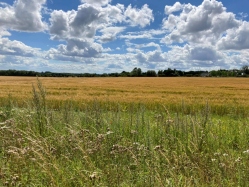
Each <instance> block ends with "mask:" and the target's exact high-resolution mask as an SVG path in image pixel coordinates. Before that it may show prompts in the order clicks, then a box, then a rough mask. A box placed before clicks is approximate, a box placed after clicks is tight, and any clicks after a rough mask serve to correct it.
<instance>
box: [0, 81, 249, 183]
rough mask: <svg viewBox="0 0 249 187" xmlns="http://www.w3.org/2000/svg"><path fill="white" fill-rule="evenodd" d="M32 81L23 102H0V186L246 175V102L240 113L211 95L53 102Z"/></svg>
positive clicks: (217, 179)
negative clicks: (188, 99)
mask: <svg viewBox="0 0 249 187" xmlns="http://www.w3.org/2000/svg"><path fill="white" fill-rule="evenodd" d="M34 85H35V86H33V90H32V97H31V98H29V99H30V100H26V102H25V104H22V105H20V104H18V103H19V102H16V98H15V97H11V96H9V97H8V99H6V100H5V102H3V100H2V102H1V108H0V158H1V159H0V186H247V184H248V183H249V139H248V137H249V126H248V115H247V108H246V107H245V106H243V107H241V112H243V115H237V110H234V108H232V105H227V106H225V104H224V106H225V107H227V108H228V109H229V106H230V107H231V108H230V109H229V110H227V111H228V112H225V113H223V115H222V116H221V115H218V114H217V113H215V112H212V110H213V109H212V105H210V104H209V103H208V102H207V101H204V102H205V104H203V105H201V106H199V107H198V110H194V108H193V107H191V103H184V102H182V103H181V104H180V105H179V106H181V107H179V106H177V107H175V109H173V108H171V109H169V108H170V107H169V106H171V105H167V103H165V104H160V103H159V102H158V103H155V104H154V105H153V106H151V105H148V104H146V103H145V102H144V103H143V102H137V103H132V102H130V103H124V102H120V103H119V102H116V103H115V102H112V101H106V102H103V100H99V99H98V98H97V99H95V100H94V101H91V102H86V101H85V102H86V104H84V105H83V106H84V107H79V105H77V104H76V102H75V100H73V98H71V99H70V98H69V99H67V100H64V102H61V103H57V107H56V108H54V107H51V106H53V105H52V103H51V101H52V100H50V102H48V101H49V100H48V99H47V93H46V91H45V89H44V87H43V85H42V83H41V82H40V81H39V80H38V82H37V85H36V84H34ZM241 88H242V87H241ZM244 101H246V100H244ZM189 104H190V105H189ZM172 106H173V104H172ZM238 107H239V106H238ZM186 108H187V109H188V110H186ZM221 109H222V107H221ZM242 109H243V110H242Z"/></svg>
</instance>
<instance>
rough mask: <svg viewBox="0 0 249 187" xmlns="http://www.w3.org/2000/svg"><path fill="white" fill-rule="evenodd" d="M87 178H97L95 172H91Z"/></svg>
mask: <svg viewBox="0 0 249 187" xmlns="http://www.w3.org/2000/svg"><path fill="white" fill-rule="evenodd" d="M89 178H90V179H91V180H94V179H96V178H98V175H97V172H93V173H92V174H91V175H89Z"/></svg>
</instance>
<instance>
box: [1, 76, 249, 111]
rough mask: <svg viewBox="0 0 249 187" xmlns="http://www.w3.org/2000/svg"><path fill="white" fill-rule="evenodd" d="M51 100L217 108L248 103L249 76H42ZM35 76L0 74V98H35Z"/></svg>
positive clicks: (20, 99)
mask: <svg viewBox="0 0 249 187" xmlns="http://www.w3.org/2000/svg"><path fill="white" fill-rule="evenodd" d="M40 80H41V81H42V83H43V85H44V86H45V87H46V92H47V99H48V102H49V101H50V102H51V101H52V102H53V103H55V101H58V102H62V101H65V100H73V101H76V102H78V103H82V102H91V101H94V100H96V99H97V100H98V101H103V102H105V101H108V102H118V103H134V102H136V103H138V102H139V103H143V104H146V105H147V106H149V105H154V104H155V103H157V104H158V103H162V104H167V105H168V107H169V108H170V107H175V106H176V104H178V105H179V104H180V105H181V104H182V102H183V101H184V104H186V105H188V104H191V106H193V107H195V105H196V106H197V105H201V106H203V105H205V104H206V102H208V103H209V105H210V106H211V107H213V109H214V110H220V109H219V108H220V107H221V106H222V107H224V106H229V107H230V108H231V107H237V106H240V107H247V106H249V98H248V93H249V79H246V78H40ZM35 82H36V78H34V77H32V78H31V77H0V97H1V98H2V99H3V100H4V99H6V98H7V97H8V96H9V95H11V96H12V97H13V98H15V99H16V100H17V102H18V103H21V102H23V101H25V98H27V99H28V98H31V97H32V86H31V84H33V83H35Z"/></svg>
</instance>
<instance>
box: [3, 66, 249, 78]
mask: <svg viewBox="0 0 249 187" xmlns="http://www.w3.org/2000/svg"><path fill="white" fill-rule="evenodd" d="M0 76H29V77H35V76H39V77H249V66H247V65H245V66H243V67H242V68H241V69H233V70H226V69H220V70H212V71H182V70H176V69H171V68H168V69H165V70H159V71H157V72H156V71H155V70H147V71H145V72H143V71H142V69H141V68H137V67H135V68H134V69H133V70H132V71H130V72H127V71H122V72H121V73H103V74H97V73H55V72H50V71H45V72H36V71H26V70H12V69H10V70H0Z"/></svg>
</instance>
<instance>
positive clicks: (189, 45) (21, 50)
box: [0, 0, 249, 73]
mask: <svg viewBox="0 0 249 187" xmlns="http://www.w3.org/2000/svg"><path fill="white" fill-rule="evenodd" d="M248 7H249V1H248V0H240V1H217V0H192V1H191V0H189V1H186V0H182V1H173V0H167V1H155V0H144V1H141V0H125V1H120V0H70V1H61V0H3V1H0V69H16V70H34V71H52V72H72V73H73V72H75V73H85V72H90V73H109V72H122V71H131V70H132V69H133V68H134V67H140V68H141V69H142V70H143V71H146V70H163V69H167V68H176V69H181V70H184V71H188V70H213V69H234V68H241V67H242V66H243V65H246V64H249V17H248V14H249V11H248Z"/></svg>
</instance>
